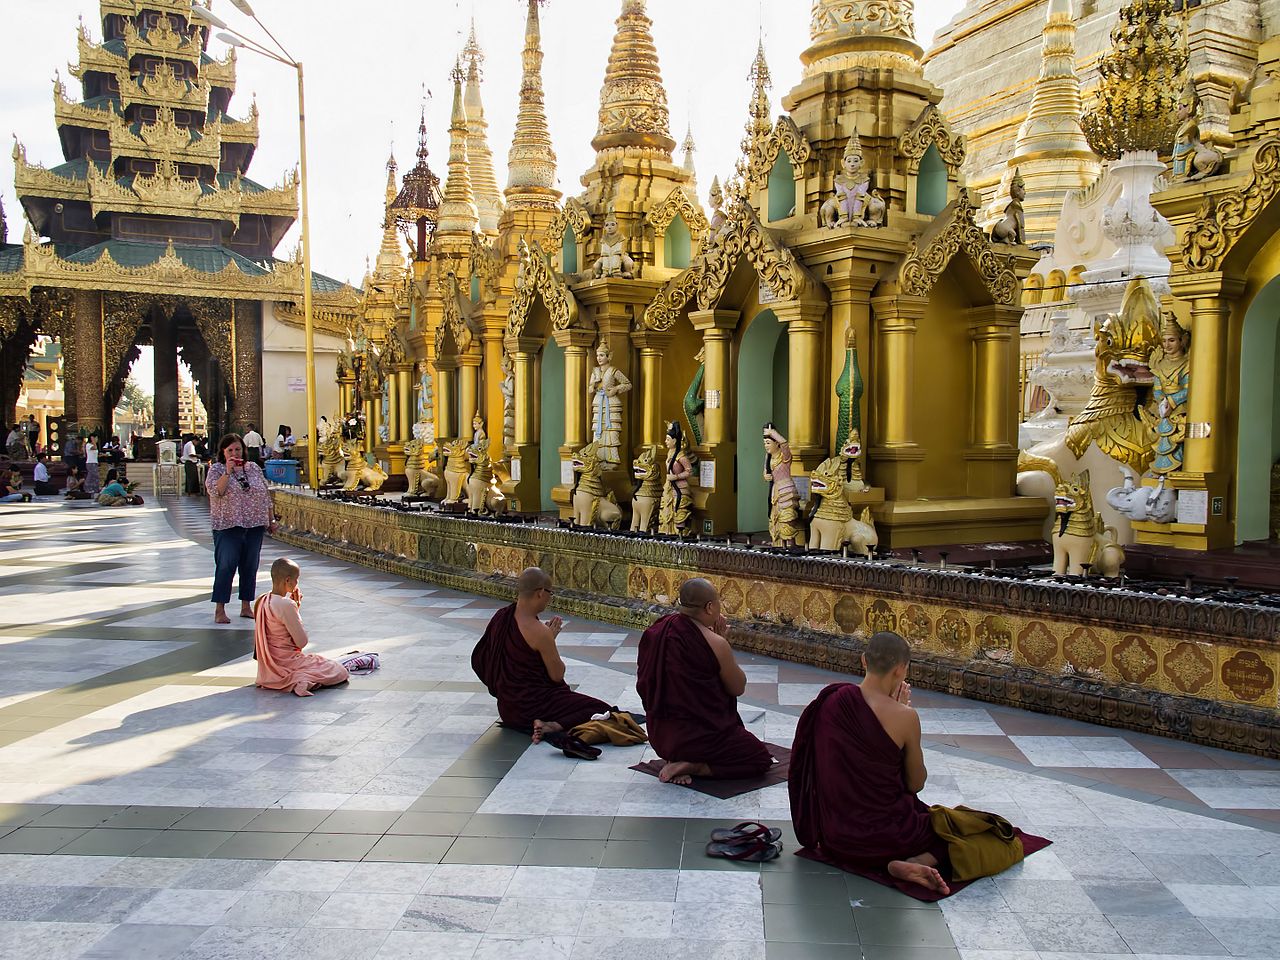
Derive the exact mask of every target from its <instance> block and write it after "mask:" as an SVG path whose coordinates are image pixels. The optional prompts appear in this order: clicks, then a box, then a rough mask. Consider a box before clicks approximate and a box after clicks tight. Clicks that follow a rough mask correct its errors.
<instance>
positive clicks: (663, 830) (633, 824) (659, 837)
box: [609, 817, 685, 844]
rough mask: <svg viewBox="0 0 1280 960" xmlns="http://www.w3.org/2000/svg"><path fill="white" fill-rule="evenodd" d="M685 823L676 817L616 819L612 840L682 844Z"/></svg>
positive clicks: (611, 833)
mask: <svg viewBox="0 0 1280 960" xmlns="http://www.w3.org/2000/svg"><path fill="white" fill-rule="evenodd" d="M684 837H685V822H684V821H683V820H679V819H676V818H674V817H614V819H613V827H612V828H611V829H610V831H609V839H610V840H643V841H645V842H648V843H667V844H672V843H681V842H683V841H684Z"/></svg>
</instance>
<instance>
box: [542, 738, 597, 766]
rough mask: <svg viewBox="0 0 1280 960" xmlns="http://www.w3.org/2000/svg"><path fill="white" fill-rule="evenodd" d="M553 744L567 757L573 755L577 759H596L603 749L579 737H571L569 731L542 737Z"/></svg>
mask: <svg viewBox="0 0 1280 960" xmlns="http://www.w3.org/2000/svg"><path fill="white" fill-rule="evenodd" d="M542 739H543V740H545V741H546V742H547V743H549V744H551V746H553V747H555V748H556V749H557V750H559V751H560V752H561V753H563V754H564V755H565V756H566V757H572V758H574V759H576V760H595V759H597V758H598V757H599V756H600V753H601V750H600V749H599V748H598V747H593V746H591V744H589V743H584V742H583V741H582V740H580V739H578V738H577V737H571V736H569V735H568V734H567V733H552V734H548V735H547V736H545V737H543V738H542Z"/></svg>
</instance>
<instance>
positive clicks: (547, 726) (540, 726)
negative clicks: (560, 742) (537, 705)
mask: <svg viewBox="0 0 1280 960" xmlns="http://www.w3.org/2000/svg"><path fill="white" fill-rule="evenodd" d="M563 729H564V727H562V726H560V724H558V723H553V722H552V721H550V720H535V721H533V742H534V743H541V742H542V738H543V737H545V736H547V735H548V734H552V733H559V732H560V731H561V730H563Z"/></svg>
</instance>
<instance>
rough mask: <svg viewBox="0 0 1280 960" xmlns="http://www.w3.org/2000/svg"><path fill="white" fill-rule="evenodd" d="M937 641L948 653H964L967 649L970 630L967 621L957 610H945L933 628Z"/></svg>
mask: <svg viewBox="0 0 1280 960" xmlns="http://www.w3.org/2000/svg"><path fill="white" fill-rule="evenodd" d="M934 633H935V635H936V636H937V638H938V642H939V643H940V644H942V648H943V649H944V650H946V651H947V652H948V653H965V652H966V651H967V650H968V649H969V641H970V638H971V636H972V631H971V629H970V627H969V621H968V620H966V619H965V618H964V614H962V613H961V612H960V611H959V610H945V611H943V614H942V616H940V617H939V618H938V624H937V626H936V627H935V629H934Z"/></svg>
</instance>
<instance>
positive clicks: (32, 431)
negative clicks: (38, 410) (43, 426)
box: [22, 413, 40, 451]
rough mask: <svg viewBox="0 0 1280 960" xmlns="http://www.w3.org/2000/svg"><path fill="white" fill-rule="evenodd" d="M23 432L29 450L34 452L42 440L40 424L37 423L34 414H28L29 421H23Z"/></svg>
mask: <svg viewBox="0 0 1280 960" xmlns="http://www.w3.org/2000/svg"><path fill="white" fill-rule="evenodd" d="M22 432H23V433H24V434H26V437H27V449H28V450H31V451H34V450H35V449H36V443H37V442H38V441H39V439H40V424H38V423H36V415H35V414H34V413H29V414H27V419H25V420H23V421H22Z"/></svg>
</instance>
